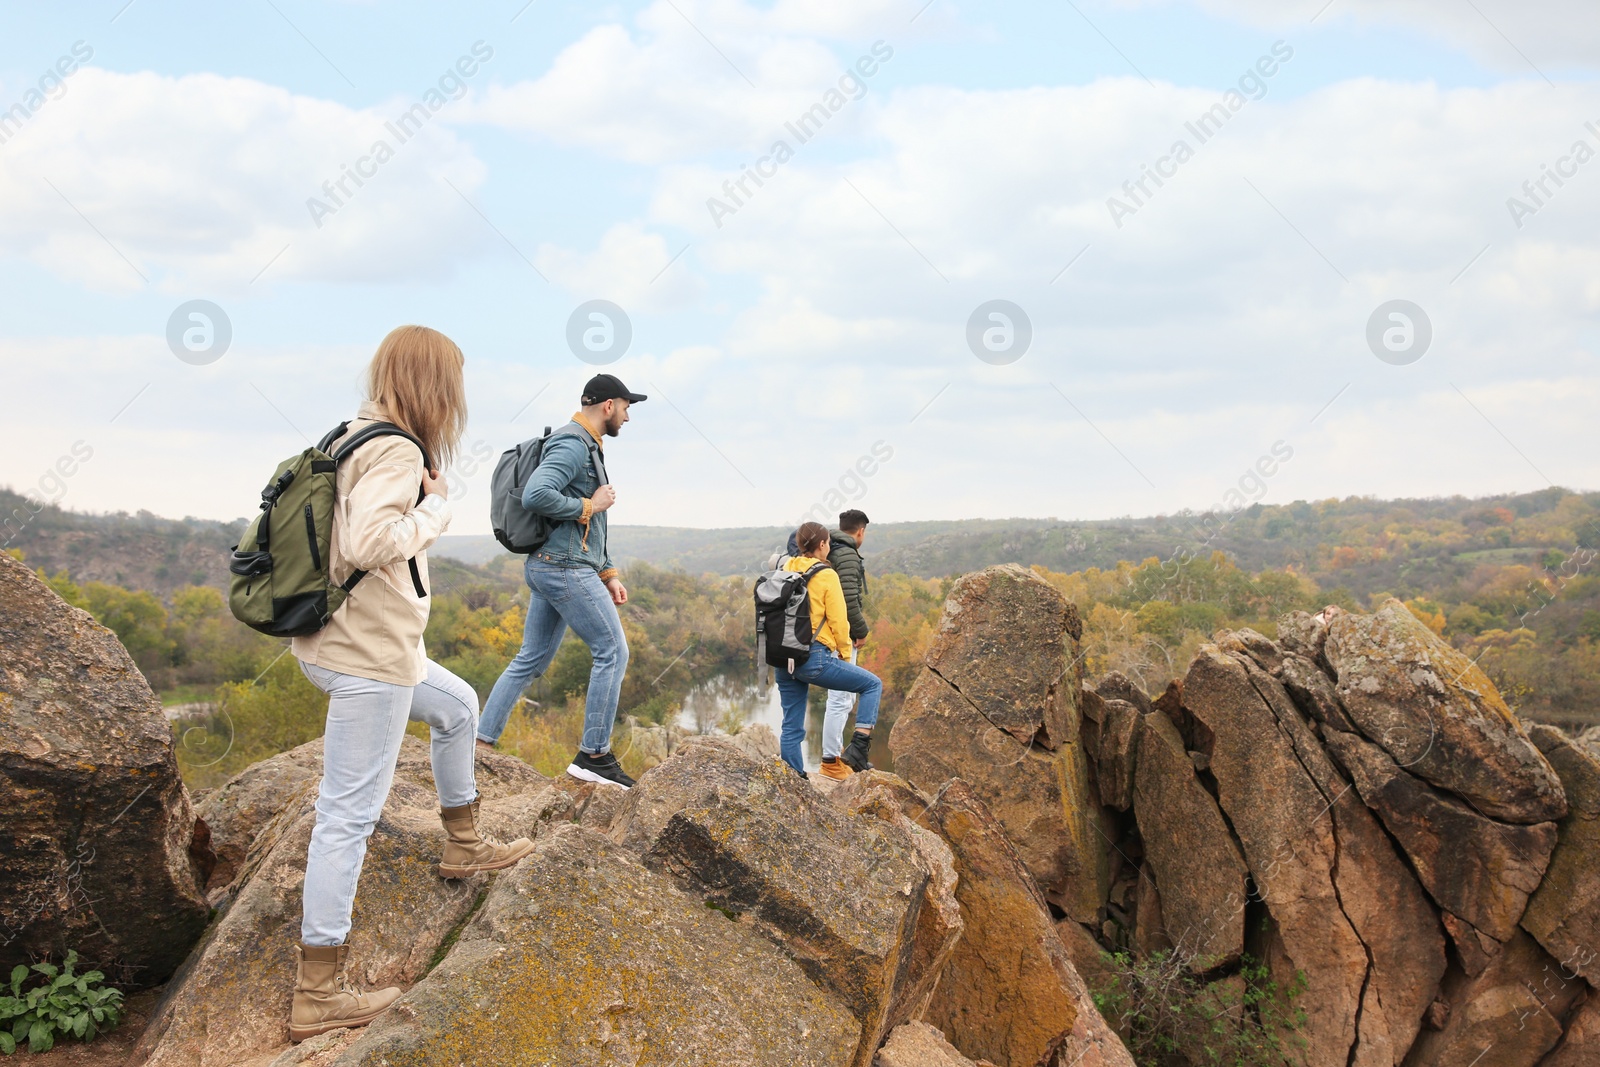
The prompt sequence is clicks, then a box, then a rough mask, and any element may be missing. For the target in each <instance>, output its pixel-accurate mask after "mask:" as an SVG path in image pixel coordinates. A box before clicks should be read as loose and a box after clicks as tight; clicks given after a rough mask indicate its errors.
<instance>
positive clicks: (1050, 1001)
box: [918, 781, 1078, 1065]
mask: <svg viewBox="0 0 1600 1067" xmlns="http://www.w3.org/2000/svg"><path fill="white" fill-rule="evenodd" d="M918 821H919V822H920V823H921V824H922V825H924V826H926V827H928V828H929V829H931V830H933V831H935V832H936V833H938V834H939V836H940V837H942V838H944V840H945V841H946V842H948V843H949V845H950V850H951V852H952V853H953V854H954V855H955V868H956V874H957V876H958V877H959V879H960V880H959V882H958V883H957V886H956V899H957V900H959V901H960V904H961V918H962V921H963V922H964V924H965V926H966V932H965V934H964V935H963V936H962V939H961V941H960V942H959V943H958V944H957V945H956V950H955V952H954V953H953V954H952V955H951V957H950V960H949V962H948V963H947V964H946V965H945V969H944V974H943V975H942V976H941V977H940V979H939V985H938V988H937V989H936V990H935V991H934V995H933V1002H932V1003H931V1004H930V1005H929V1007H928V1012H927V1015H926V1018H925V1021H927V1022H929V1023H931V1024H932V1025H934V1026H936V1027H938V1028H939V1029H940V1030H941V1031H943V1032H944V1034H945V1036H946V1037H948V1038H949V1039H950V1042H951V1043H952V1044H954V1045H955V1046H956V1047H957V1048H959V1049H960V1050H961V1051H962V1052H964V1053H965V1054H966V1055H968V1056H970V1057H982V1058H984V1059H989V1060H993V1061H994V1062H995V1063H998V1064H1014V1065H1021V1064H1041V1063H1046V1062H1048V1061H1049V1060H1050V1058H1051V1057H1052V1056H1054V1055H1055V1054H1056V1053H1057V1052H1058V1051H1059V1050H1061V1049H1062V1047H1063V1046H1064V1045H1065V1044H1066V1042H1067V1039H1068V1038H1069V1037H1070V1036H1071V1034H1072V1029H1073V1026H1074V1024H1075V1023H1076V1022H1077V1018H1078V1005H1077V1002H1076V1000H1075V998H1074V995H1073V994H1074V989H1073V988H1072V985H1071V978H1075V977H1076V976H1077V972H1076V971H1073V969H1072V963H1071V958H1070V957H1069V956H1068V955H1067V951H1066V948H1065V946H1063V945H1062V943H1061V939H1060V937H1059V936H1058V935H1057V934H1056V931H1055V927H1054V924H1053V923H1052V922H1051V920H1050V914H1049V912H1048V911H1047V910H1046V908H1045V902H1044V899H1043V898H1042V897H1041V896H1040V895H1039V891H1038V889H1037V888H1036V887H1035V886H1034V884H1033V880H1032V878H1030V877H1029V875H1028V871H1027V868H1026V867H1025V866H1023V864H1022V862H1021V859H1020V858H1019V857H1018V855H1017V853H1016V851H1015V850H1014V849H1013V848H1012V847H1011V843H1010V842H1009V841H1008V840H1007V839H1006V834H1005V831H1004V830H1003V829H1002V828H1001V826H1000V824H999V823H998V822H996V821H995V819H994V818H993V817H992V816H991V815H990V814H989V812H988V810H987V809H986V808H985V807H984V805H983V802H982V801H981V800H980V799H978V797H977V796H976V794H975V793H974V791H973V790H972V789H971V787H969V786H968V785H967V784H966V783H965V782H961V781H953V782H950V783H949V784H947V785H946V786H945V787H944V789H942V790H941V791H940V792H939V795H938V796H937V797H936V798H935V799H934V801H933V803H932V804H931V805H930V806H929V807H928V809H927V810H926V811H924V812H923V813H922V815H921V817H920V818H919V820H918ZM1069 975H1070V976H1071V977H1070V978H1069Z"/></svg>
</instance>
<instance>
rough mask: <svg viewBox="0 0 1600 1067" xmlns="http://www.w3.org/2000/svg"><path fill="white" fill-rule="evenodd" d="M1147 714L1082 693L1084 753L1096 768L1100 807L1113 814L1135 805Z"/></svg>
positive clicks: (1131, 705)
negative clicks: (1137, 767) (1137, 760)
mask: <svg viewBox="0 0 1600 1067" xmlns="http://www.w3.org/2000/svg"><path fill="white" fill-rule="evenodd" d="M1145 705H1146V707H1148V706H1149V701H1148V700H1146V701H1145ZM1146 714H1147V712H1146V711H1145V710H1143V709H1141V708H1140V707H1139V706H1138V705H1136V704H1134V703H1132V702H1130V701H1127V700H1122V699H1120V698H1117V697H1110V696H1106V695H1104V694H1102V693H1100V692H1097V691H1095V690H1093V689H1085V690H1084V691H1083V728H1082V731H1081V736H1082V738H1083V749H1084V752H1085V754H1086V755H1087V756H1088V758H1089V760H1090V762H1091V764H1092V765H1093V767H1094V771H1095V774H1094V777H1095V779H1096V781H1097V782H1098V784H1099V795H1100V803H1102V804H1104V805H1105V806H1106V807H1108V808H1110V809H1112V810H1113V811H1127V810H1128V807H1129V806H1130V805H1131V804H1132V803H1133V785H1134V781H1133V779H1134V774H1133V769H1134V761H1135V758H1136V756H1137V754H1138V745H1139V740H1140V736H1141V731H1140V722H1141V721H1142V720H1143V719H1144V716H1145V715H1146Z"/></svg>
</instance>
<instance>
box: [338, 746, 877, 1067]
mask: <svg viewBox="0 0 1600 1067" xmlns="http://www.w3.org/2000/svg"><path fill="white" fill-rule="evenodd" d="M673 762H674V761H672V760H669V761H668V762H667V763H666V764H663V766H670V765H671V764H672V763H673ZM859 1037H860V1026H859V1024H858V1023H857V1021H856V1019H855V1018H854V1017H853V1015H852V1013H851V1011H850V1010H849V1009H848V1008H847V1007H846V1006H845V1005H844V1004H843V1003H842V1002H841V1001H840V1000H839V999H838V997H837V996H835V995H834V994H832V993H830V992H828V991H826V990H824V989H822V988H821V987H819V986H817V985H815V984H814V983H812V982H811V981H810V980H809V979H808V978H807V977H806V974H805V972H804V970H803V969H802V968H801V967H800V966H799V965H798V964H796V963H795V962H794V961H793V960H792V959H790V958H789V957H788V955H787V954H786V953H785V952H784V951H783V950H781V949H780V948H778V947H777V946H776V945H774V944H773V943H772V942H771V941H770V940H769V939H768V938H767V937H765V936H763V935H762V934H761V933H760V932H759V931H758V930H757V929H756V928H755V923H753V922H751V921H750V920H749V919H737V920H730V918H729V917H728V916H727V915H725V914H724V913H723V912H722V911H720V910H716V909H713V908H709V907H707V906H706V905H705V904H704V903H703V902H702V901H701V900H700V899H698V898H697V897H695V896H692V895H690V894H687V893H684V892H683V891H682V890H681V889H679V888H678V887H677V885H675V884H674V881H673V879H671V878H667V877H664V876H663V875H661V874H658V873H656V872H654V871H651V870H650V869H648V868H647V867H645V866H643V865H642V864H640V863H639V862H638V860H637V858H636V856H635V855H634V853H632V852H630V851H629V850H627V849H624V848H621V847H619V846H617V845H616V844H614V843H612V842H611V841H609V840H608V839H606V838H605V837H602V836H601V835H599V834H596V833H594V832H592V831H590V830H586V829H584V828H582V827H578V826H571V825H566V826H561V827H558V828H557V829H555V830H554V831H553V832H551V833H549V834H547V835H545V836H544V837H542V838H541V839H540V840H539V841H538V842H537V843H536V846H535V849H534V852H533V854H532V855H530V856H529V857H528V858H526V859H524V860H523V861H522V862H521V863H519V864H518V865H517V866H516V867H513V868H511V869H510V870H508V871H505V872H503V873H502V874H501V875H500V876H499V877H498V879H497V880H496V881H495V882H494V883H493V885H492V887H491V888H490V890H489V892H488V895H487V897H486V898H485V900H484V902H483V906H482V908H481V909H480V910H479V911H478V913H477V914H476V915H475V916H474V917H473V918H472V920H471V922H469V923H468V924H467V925H466V926H465V927H464V928H463V929H462V930H461V933H460V937H459V939H458V940H457V941H456V942H455V944H454V946H453V947H452V948H451V949H450V951H449V953H448V954H447V955H445V957H444V959H443V960H442V961H441V962H440V963H439V965H438V966H437V967H436V968H435V969H434V970H433V971H432V972H431V973H429V974H428V976H427V977H426V978H425V979H424V980H422V981H421V982H419V983H418V984H417V985H416V986H414V987H413V988H412V989H411V990H410V991H409V992H408V993H407V994H406V995H405V997H403V998H402V999H401V1001H400V1002H399V1003H398V1004H397V1005H395V1007H394V1008H393V1009H391V1010H390V1011H389V1012H387V1013H386V1014H384V1015H383V1016H381V1017H380V1018H379V1019H378V1020H377V1021H376V1022H374V1023H373V1024H372V1025H371V1026H369V1027H368V1028H367V1030H366V1032H365V1033H362V1034H361V1035H360V1036H359V1037H358V1038H357V1039H356V1040H355V1041H354V1042H353V1043H351V1044H349V1045H348V1047H346V1048H344V1049H343V1051H342V1052H340V1053H339V1054H338V1056H337V1057H336V1058H335V1059H333V1060H332V1063H333V1065H334V1067H385V1065H387V1067H400V1065H402V1064H404V1065H407V1067H458V1065H460V1064H473V1065H475V1067H525V1065H527V1064H561V1065H563V1067H603V1065H605V1067H609V1065H612V1064H623V1063H638V1064H645V1063H650V1064H660V1065H662V1067H667V1065H669V1064H672V1065H675V1067H724V1065H727V1064H735V1063H736V1064H741V1065H745V1067H838V1065H840V1064H845V1063H849V1062H852V1057H853V1056H854V1054H855V1051H856V1048H857V1045H858V1041H859Z"/></svg>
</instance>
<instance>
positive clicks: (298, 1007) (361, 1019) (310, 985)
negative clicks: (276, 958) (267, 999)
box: [289, 945, 400, 1041]
mask: <svg viewBox="0 0 1600 1067" xmlns="http://www.w3.org/2000/svg"><path fill="white" fill-rule="evenodd" d="M349 952H350V946H349V945H296V946H295V954H296V956H297V957H298V958H299V960H300V973H299V974H298V975H297V976H296V977H295V982H294V1007H293V1008H292V1009H290V1012H289V1040H291V1041H304V1040H305V1039H306V1038H308V1037H315V1036H316V1035H317V1034H322V1033H326V1032H327V1031H329V1030H337V1029H339V1028H340V1027H341V1026H365V1025H367V1024H368V1023H370V1022H371V1021H372V1020H374V1019H376V1018H377V1017H378V1016H379V1015H382V1014H383V1012H384V1011H385V1010H387V1008H388V1007H389V1005H391V1004H393V1003H394V1002H395V1001H397V1000H399V999H400V990H398V989H395V988H394V987H393V986H391V987H389V988H388V989H375V990H373V991H372V992H370V993H363V992H362V991H361V990H360V989H357V988H356V987H355V986H354V985H352V984H351V983H350V979H349V978H348V977H346V976H345V973H344V967H345V957H346V956H347V955H349Z"/></svg>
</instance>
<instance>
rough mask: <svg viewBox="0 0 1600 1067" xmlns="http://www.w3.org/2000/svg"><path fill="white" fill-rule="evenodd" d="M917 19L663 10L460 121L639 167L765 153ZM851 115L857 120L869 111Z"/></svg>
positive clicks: (693, 0) (852, 7)
mask: <svg viewBox="0 0 1600 1067" xmlns="http://www.w3.org/2000/svg"><path fill="white" fill-rule="evenodd" d="M911 10H914V9H911V8H909V7H908V5H907V3H905V2H903V0H870V2H865V0H864V2H860V3H845V2H844V0H828V2H827V3H822V4H816V3H804V4H802V3H798V2H795V0H785V2H783V3H779V4H777V5H776V6H775V7H773V8H772V9H771V10H770V11H763V10H761V9H759V8H756V7H753V6H750V5H748V4H745V3H742V2H739V0H698V2H697V0H677V2H675V3H666V2H664V0H660V2H657V3H654V4H651V5H650V6H649V7H647V8H646V9H645V10H644V11H642V12H641V13H640V14H639V16H638V18H637V20H636V29H635V30H631V31H630V29H629V28H627V27H624V26H621V25H617V24H614V23H611V24H605V25H601V26H598V27H596V28H595V29H593V30H591V31H589V32H588V33H587V34H585V35H584V36H583V37H582V38H581V39H579V40H578V41H576V42H574V43H573V44H571V45H569V46H567V47H566V48H565V49H563V50H562V52H561V54H560V55H558V56H557V57H556V60H555V62H554V63H553V64H552V65H551V67H550V69H549V70H548V71H547V72H545V74H544V75H542V76H541V77H540V78H538V79H537V80H534V81H524V82H518V83H515V84H513V85H508V86H499V85H496V86H492V87H490V88H489V89H487V90H486V91H485V92H483V93H482V94H481V95H479V96H476V97H474V98H473V99H472V100H471V101H469V102H468V103H467V106H465V107H464V108H463V109H462V111H461V113H460V114H459V115H458V116H455V118H457V119H459V120H462V121H476V122H483V123H488V124H491V125H495V126H501V127H505V128H508V129H514V130H519V131H523V132H527V133H534V134H538V135H541V136H544V137H548V138H550V139H552V140H553V141H555V142H556V143H558V144H564V145H578V146H582V147H585V148H588V149H592V150H594V151H596V152H599V153H601V154H602V155H605V156H607V157H610V158H614V159H621V160H626V161H628V162H632V163H643V164H659V163H664V162H669V161H673V160H683V159H686V158H689V157H693V156H697V155H702V154H704V153H708V152H744V153H753V152H759V151H762V150H764V149H766V148H767V147H769V146H770V145H771V143H772V141H773V139H774V138H776V137H779V136H782V135H783V126H784V123H785V122H788V121H791V120H795V119H797V118H798V117H799V116H800V115H801V114H803V113H804V112H805V111H806V110H807V109H808V108H810V107H811V106H813V105H814V104H816V103H817V102H818V100H819V99H820V98H821V97H822V95H823V94H824V93H825V92H827V91H828V90H829V89H833V88H835V87H837V86H838V85H839V83H840V80H841V78H843V77H845V74H846V69H847V68H851V67H853V66H854V65H855V64H856V63H857V61H858V59H859V58H860V57H862V56H870V53H871V51H872V47H873V42H874V41H876V40H878V39H880V38H883V37H885V36H887V35H889V34H892V33H898V32H899V31H901V30H902V29H906V30H909V27H910V24H909V22H908V21H907V18H908V15H907V12H908V11H911ZM906 36H909V33H908V34H906ZM828 40H835V41H839V42H844V43H841V44H839V46H838V47H837V48H835V47H831V46H830V45H829V44H827V43H824V42H825V41H828ZM895 43H896V42H894V41H886V42H885V44H886V47H887V48H889V49H891V50H892V49H893V47H894V45H895ZM901 43H903V41H902V42H901ZM890 62H892V59H891V60H890ZM864 69H867V70H872V71H873V73H872V75H870V76H868V77H865V78H858V79H857V83H858V84H859V85H860V86H861V87H860V88H858V87H857V83H852V84H850V85H849V86H848V87H847V89H846V92H847V93H848V95H851V96H856V97H859V96H863V95H865V94H867V93H870V92H871V89H872V85H873V78H875V77H876V76H877V74H878V73H879V72H881V67H880V66H879V65H878V63H877V62H876V61H874V62H872V63H869V64H868V65H867V67H866V68H864ZM847 110H850V111H859V110H860V104H859V102H858V103H857V104H855V105H854V106H853V107H851V108H849V109H847ZM851 121H853V120H852V119H851V118H850V117H846V118H845V119H843V120H842V121H841V122H840V123H838V125H841V126H843V125H848V124H849V123H850V122H851ZM832 125H835V124H834V123H832V122H830V126H832Z"/></svg>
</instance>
